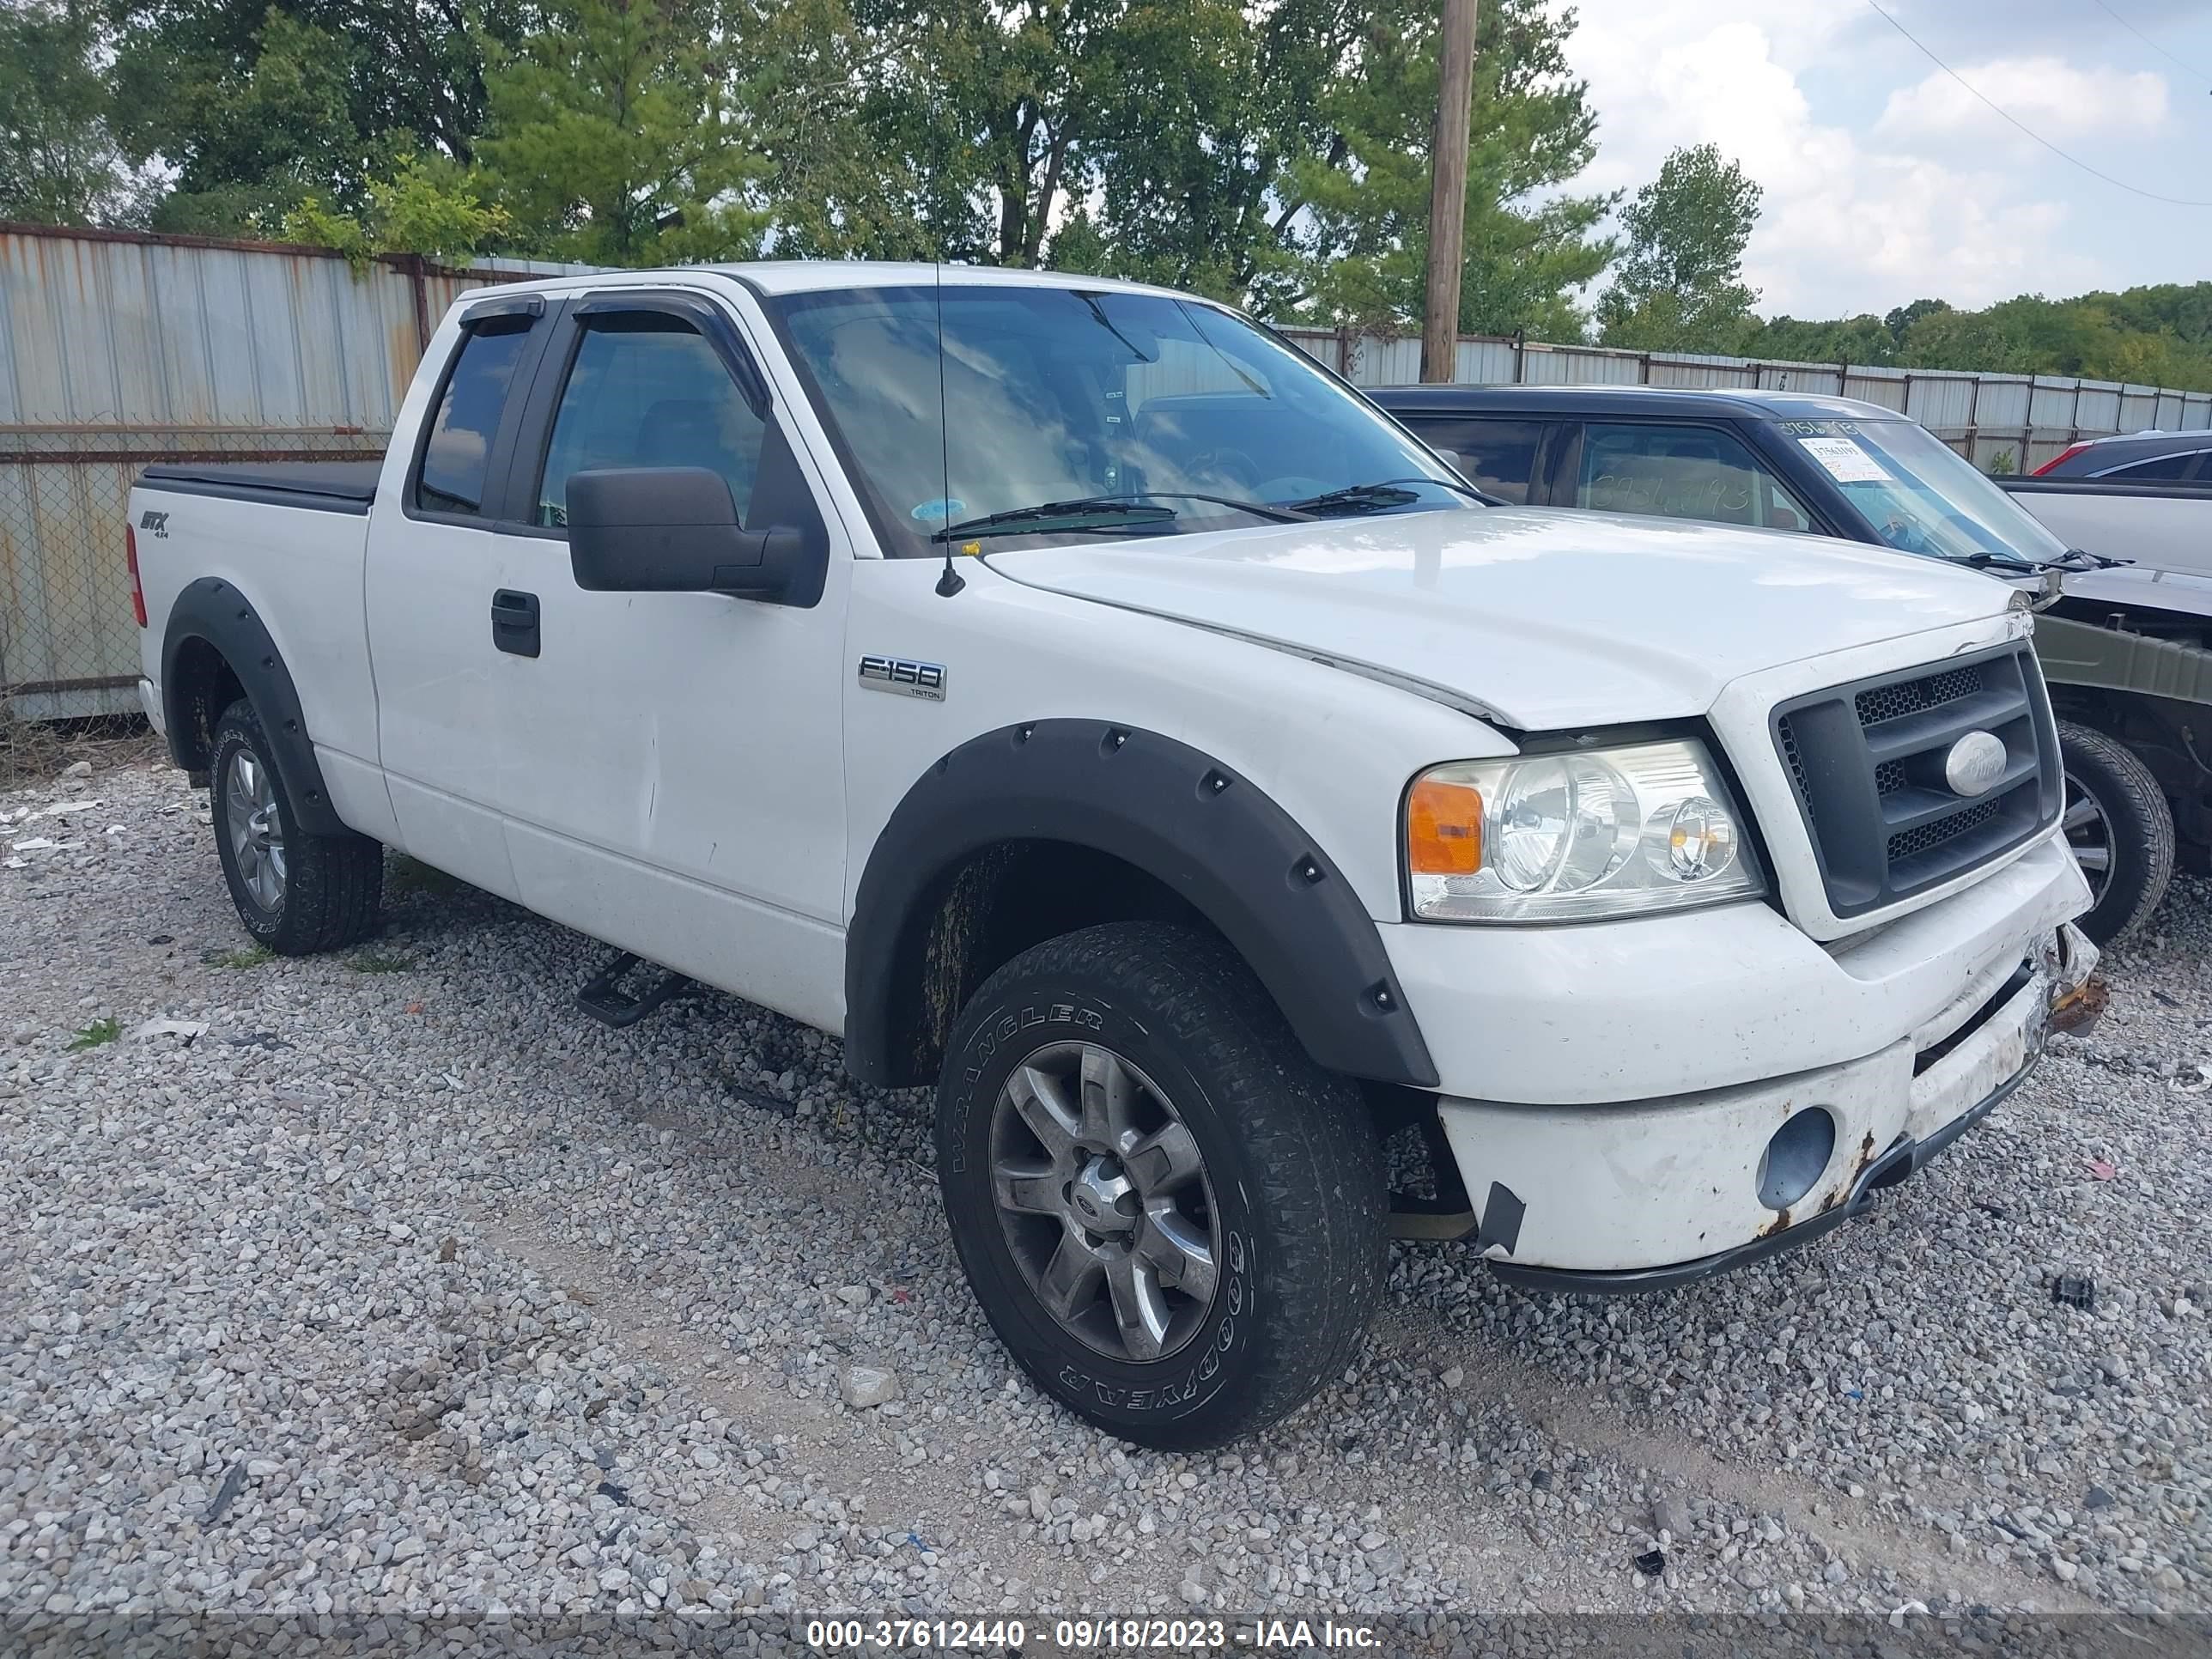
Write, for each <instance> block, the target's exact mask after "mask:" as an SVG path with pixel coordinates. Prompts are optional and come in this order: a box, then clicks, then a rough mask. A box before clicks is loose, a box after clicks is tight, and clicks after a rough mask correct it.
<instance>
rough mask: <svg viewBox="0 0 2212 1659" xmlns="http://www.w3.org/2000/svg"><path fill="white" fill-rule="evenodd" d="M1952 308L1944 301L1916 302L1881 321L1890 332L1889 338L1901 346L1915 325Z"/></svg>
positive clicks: (1892, 312) (1899, 308)
mask: <svg viewBox="0 0 2212 1659" xmlns="http://www.w3.org/2000/svg"><path fill="white" fill-rule="evenodd" d="M1950 308H1951V307H1950V304H1949V302H1948V301H1943V300H1915V301H1913V302H1912V303H1911V305H1909V306H1899V307H1896V308H1895V309H1893V310H1892V311H1891V312H1890V313H1889V314H1888V315H1887V316H1886V317H1884V318H1883V319H1881V321H1882V326H1883V327H1885V328H1887V330H1888V331H1889V337H1890V338H1891V339H1892V340H1893V341H1894V342H1895V343H1897V344H1899V345H1900V346H1901V345H1903V344H1904V343H1905V336H1906V335H1908V334H1910V333H1911V332H1912V325H1913V324H1915V323H1917V322H1918V321H1919V320H1920V319H1922V318H1923V317H1932V316H1934V315H1935V314H1936V313H1937V312H1939V311H1948V310H1949V309H1950Z"/></svg>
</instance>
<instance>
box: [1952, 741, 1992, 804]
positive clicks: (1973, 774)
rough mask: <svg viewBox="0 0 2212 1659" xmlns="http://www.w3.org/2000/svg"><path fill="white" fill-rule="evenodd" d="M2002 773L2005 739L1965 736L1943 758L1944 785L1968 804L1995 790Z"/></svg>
mask: <svg viewBox="0 0 2212 1659" xmlns="http://www.w3.org/2000/svg"><path fill="white" fill-rule="evenodd" d="M2004 770H2005V746H2004V739H2003V738H2000V737H1998V736H1997V735H1996V733H1994V732H1967V733H1966V736H1965V737H1963V738H1960V739H1959V740H1958V742H1956V743H1954V744H1952V745H1951V747H1950V750H1949V752H1948V753H1947V754H1946V755H1945V756H1944V757H1943V781H1944V782H1946V783H1948V784H1949V785H1950V786H1951V787H1952V789H1953V790H1954V791H1955V792H1956V793H1959V794H1961V795H1964V796H1965V797H1966V799H1969V800H1972V799H1973V798H1974V797H1975V796H1977V795H1986V794H1988V793H1990V790H1992V789H1994V788H1996V787H1997V780H1998V779H2000V778H2002V776H2004Z"/></svg>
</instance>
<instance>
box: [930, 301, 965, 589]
mask: <svg viewBox="0 0 2212 1659" xmlns="http://www.w3.org/2000/svg"><path fill="white" fill-rule="evenodd" d="M931 269H932V270H933V272H934V273H935V275H936V277H937V440H938V452H937V459H938V477H939V480H940V481H941V483H943V485H944V488H943V489H940V490H939V492H938V496H937V500H938V505H939V506H940V507H943V508H944V510H945V522H944V525H943V526H942V528H940V529H939V532H938V533H939V535H940V536H942V537H943V538H944V539H945V569H944V572H943V573H942V574H940V575H939V577H938V579H937V593H938V597H939V599H951V597H952V596H953V595H954V594H955V593H957V592H959V591H960V590H961V589H962V588H963V587H965V586H968V579H967V578H966V577H964V576H963V575H962V574H960V573H959V572H958V571H957V570H956V569H954V568H952V431H951V427H950V426H948V425H947V424H946V422H945V266H944V264H943V263H942V262H939V264H935V265H933V267H932V268H931Z"/></svg>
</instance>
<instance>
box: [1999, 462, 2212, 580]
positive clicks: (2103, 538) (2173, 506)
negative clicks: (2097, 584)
mask: <svg viewBox="0 0 2212 1659" xmlns="http://www.w3.org/2000/svg"><path fill="white" fill-rule="evenodd" d="M1990 482H1991V483H1995V484H1996V486H1997V488H1998V489H2002V490H2003V491H2004V492H2005V493H2006V494H2007V495H2010V496H2011V497H2012V498H2013V500H2014V501H2017V502H2019V503H2020V505H2021V507H2025V508H2026V509H2027V511H2028V512H2029V513H2033V514H2034V516H2035V517H2036V518H2038V519H2039V520H2042V521H2043V525H2044V527H2045V529H2047V530H2049V531H2050V532H2051V534H2052V535H2054V536H2056V537H2057V538H2058V539H2059V540H2060V541H2062V542H2063V543H2065V544H2066V545H2067V546H2069V547H2080V548H2086V549H2087V550H2088V551H2090V552H2092V553H2101V554H2103V555H2104V556H2106V557H2107V558H2112V559H2127V560H2129V561H2130V562H2133V563H2135V564H2136V565H2137V566H2138V567H2140V568H2143V569H2146V570H2179V571H2185V572H2187V573H2189V574H2192V575H2198V576H2212V489H2207V488H2206V487H2205V486H2204V485H2203V484H2200V483H2112V482H2111V481H2109V480H2106V479H2103V478H1994V479H1991V480H1990Z"/></svg>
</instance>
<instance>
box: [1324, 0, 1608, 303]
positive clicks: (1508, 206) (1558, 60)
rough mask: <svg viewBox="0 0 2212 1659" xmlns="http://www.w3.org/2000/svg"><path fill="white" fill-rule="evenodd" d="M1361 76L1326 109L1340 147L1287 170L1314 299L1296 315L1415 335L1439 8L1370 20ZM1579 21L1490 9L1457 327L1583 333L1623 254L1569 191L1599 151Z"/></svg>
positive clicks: (1501, 2)
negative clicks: (1606, 274)
mask: <svg viewBox="0 0 2212 1659" xmlns="http://www.w3.org/2000/svg"><path fill="white" fill-rule="evenodd" d="M1370 17H1371V20H1372V21H1370V24H1369V26H1368V28H1367V30H1366V33H1365V35H1364V59H1363V61H1362V62H1361V64H1359V66H1358V73H1357V74H1355V75H1350V76H1344V77H1342V78H1340V81H1339V82H1337V84H1336V86H1335V87H1334V89H1333V90H1332V92H1331V94H1330V95H1329V96H1328V99H1327V100H1325V102H1324V112H1325V113H1326V114H1327V115H1328V117H1329V118H1330V123H1331V126H1332V129H1333V131H1334V134H1335V136H1336V137H1338V138H1340V139H1342V140H1343V141H1344V142H1343V143H1342V146H1341V149H1338V147H1337V146H1336V145H1335V144H1334V143H1333V144H1332V146H1331V149H1330V150H1329V151H1328V153H1326V154H1324V155H1321V156H1317V157H1315V156H1310V157H1308V158H1307V159H1305V160H1304V161H1302V162H1301V163H1300V164H1298V165H1297V166H1295V167H1293V168H1292V170H1291V180H1292V183H1291V191H1289V192H1288V195H1289V197H1290V198H1291V199H1298V198H1303V199H1304V202H1305V204H1306V207H1305V209H1304V211H1303V212H1302V213H1301V215H1300V216H1298V218H1297V219H1296V220H1294V221H1293V222H1291V225H1290V226H1289V227H1288V230H1289V232H1290V237H1291V246H1292V249H1293V251H1294V252H1295V253H1296V255H1297V268H1296V270H1297V276H1298V278H1299V279H1300V281H1301V283H1303V286H1304V290H1305V291H1304V294H1303V295H1301V296H1300V297H1299V298H1298V299H1297V301H1296V308H1297V313H1298V314H1301V315H1304V316H1307V317H1310V318H1312V319H1315V320H1321V321H1352V322H1358V323H1364V324H1372V325H1398V326H1407V327H1410V326H1413V325H1414V324H1415V323H1416V322H1417V321H1418V319H1419V317H1420V315H1421V313H1422V306H1423V295H1424V292H1425V264H1426V259H1427V248H1428V208H1429V179H1430V173H1429V146H1430V143H1431V125H1432V124H1433V121H1434V112H1435V109H1436V96H1437V46H1438V36H1439V33H1440V31H1439V30H1438V28H1437V18H1436V13H1435V8H1434V7H1433V6H1431V5H1427V4H1414V5H1410V6H1403V7H1400V8H1397V9H1394V10H1392V11H1390V12H1389V13H1388V14H1387V15H1386V14H1385V13H1383V12H1380V11H1376V12H1372V13H1370ZM1574 25H1575V16H1574V14H1573V13H1572V12H1571V11H1559V12H1555V11H1553V9H1551V8H1550V7H1549V6H1548V5H1547V4H1545V3H1542V0H1491V3H1487V4H1486V5H1484V6H1483V7H1482V9H1481V11H1480V27H1479V30H1478V33H1477V36H1476V43H1475V89H1474V108H1473V111H1472V114H1471V118H1470V134H1469V143H1468V193H1467V229H1466V239H1467V264H1466V268H1465V270H1464V273H1463V275H1462V279H1461V289H1460V292H1461V300H1460V319H1459V324H1460V326H1461V328H1462V329H1466V330H1473V331H1482V332H1490V333H1509V332H1511V331H1514V330H1516V329H1524V330H1526V331H1528V333H1530V334H1533V335H1535V336H1537V337H1546V336H1551V337H1567V338H1573V337H1578V336H1579V335H1580V334H1581V332H1582V331H1583V322H1584V318H1583V313H1582V312H1581V311H1580V310H1579V309H1578V308H1577V306H1576V305H1575V303H1574V300H1573V297H1572V296H1573V293H1574V291H1575V290H1576V289H1579V288H1581V287H1583V285H1584V284H1586V283H1589V282H1590V281H1591V280H1593V279H1594V278H1595V276H1597V275H1598V273H1599V272H1600V271H1601V270H1603V269H1604V267H1605V265H1606V264H1607V261H1608V260H1609V259H1610V258H1611V257H1612V255H1613V245H1612V243H1611V242H1610V241H1608V240H1601V239H1597V238H1595V237H1594V235H1593V234H1592V233H1593V231H1594V229H1595V227H1596V225H1597V224H1598V222H1599V221H1600V220H1601V218H1602V217H1603V216H1604V215H1605V214H1606V212H1607V210H1609V209H1610V208H1611V207H1612V205H1613V200H1612V198H1611V197H1604V196H1577V195H1573V194H1569V193H1565V191H1563V189H1562V186H1564V185H1566V184H1567V183H1568V182H1569V181H1570V180H1571V179H1573V178H1574V177H1575V176H1576V175H1577V173H1581V172H1582V170H1583V168H1584V167H1587V166H1588V165H1589V161H1590V160H1591V158H1592V157H1593V156H1594V155H1595V154H1596V149H1597V146H1596V140H1595V134H1596V128H1597V118H1596V115H1595V112H1593V111H1592V110H1591V109H1590V108H1589V101H1588V87H1587V85H1586V83H1584V82H1581V81H1577V80H1575V79H1573V78H1572V76H1571V75H1570V73H1569V71H1568V68H1567V63H1566V57H1565V42H1566V40H1567V37H1568V35H1569V34H1570V33H1571V32H1572V30H1573V28H1574Z"/></svg>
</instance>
